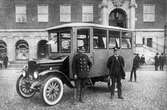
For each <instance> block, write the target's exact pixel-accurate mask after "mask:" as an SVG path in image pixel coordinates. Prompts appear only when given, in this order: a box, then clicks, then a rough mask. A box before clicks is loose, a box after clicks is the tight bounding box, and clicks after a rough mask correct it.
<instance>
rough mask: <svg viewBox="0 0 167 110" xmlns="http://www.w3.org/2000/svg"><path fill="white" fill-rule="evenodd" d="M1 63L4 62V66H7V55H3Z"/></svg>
mask: <svg viewBox="0 0 167 110" xmlns="http://www.w3.org/2000/svg"><path fill="white" fill-rule="evenodd" d="M3 64H4V66H5V68H7V67H8V56H7V55H6V54H5V55H4V57H3Z"/></svg>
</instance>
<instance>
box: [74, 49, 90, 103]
mask: <svg viewBox="0 0 167 110" xmlns="http://www.w3.org/2000/svg"><path fill="white" fill-rule="evenodd" d="M84 52H85V50H84V49H82V48H81V49H78V52H77V54H76V55H75V56H74V57H73V61H72V71H73V73H74V79H75V85H76V94H74V95H76V99H77V101H79V102H83V100H82V95H83V89H84V83H85V81H86V80H87V78H88V73H89V71H90V68H91V66H92V63H91V61H90V59H89V57H88V56H87V55H86V54H84Z"/></svg>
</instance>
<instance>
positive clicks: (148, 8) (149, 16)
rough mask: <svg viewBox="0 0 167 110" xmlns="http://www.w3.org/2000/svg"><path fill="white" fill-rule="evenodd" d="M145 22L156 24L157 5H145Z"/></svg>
mask: <svg viewBox="0 0 167 110" xmlns="http://www.w3.org/2000/svg"><path fill="white" fill-rule="evenodd" d="M143 21H144V22H154V21H155V5H151V4H144V6H143Z"/></svg>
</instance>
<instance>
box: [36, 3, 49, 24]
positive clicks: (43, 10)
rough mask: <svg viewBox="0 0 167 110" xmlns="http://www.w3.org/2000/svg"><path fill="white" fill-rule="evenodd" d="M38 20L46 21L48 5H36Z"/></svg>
mask: <svg viewBox="0 0 167 110" xmlns="http://www.w3.org/2000/svg"><path fill="white" fill-rule="evenodd" d="M38 22H48V5H38Z"/></svg>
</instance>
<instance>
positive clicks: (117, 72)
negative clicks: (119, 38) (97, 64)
mask: <svg viewBox="0 0 167 110" xmlns="http://www.w3.org/2000/svg"><path fill="white" fill-rule="evenodd" d="M117 50H118V49H117V48H114V55H112V56H110V57H109V59H108V61H107V68H108V69H109V74H110V78H111V80H112V85H111V99H112V98H113V96H114V89H115V83H117V89H118V98H120V99H123V97H122V84H121V79H125V72H124V59H123V57H122V56H120V55H118V54H117Z"/></svg>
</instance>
